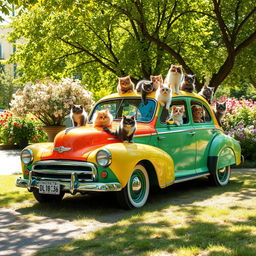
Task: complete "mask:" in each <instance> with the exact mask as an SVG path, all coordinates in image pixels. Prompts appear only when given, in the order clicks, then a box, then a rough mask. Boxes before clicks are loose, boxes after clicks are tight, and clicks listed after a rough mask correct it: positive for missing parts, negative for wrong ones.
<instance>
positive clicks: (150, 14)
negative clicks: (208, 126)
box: [9, 0, 256, 98]
mask: <svg viewBox="0 0 256 256" xmlns="http://www.w3.org/2000/svg"><path fill="white" fill-rule="evenodd" d="M10 2H11V1H10ZM18 2H21V3H23V4H24V5H23V6H24V8H23V9H22V11H21V12H20V13H19V15H17V17H16V18H15V19H14V20H13V22H12V23H11V24H10V27H11V28H12V29H13V32H12V33H11V34H10V36H9V40H10V41H11V42H13V43H14V42H15V41H17V40H18V39H20V38H26V40H25V41H26V44H23V45H17V49H18V51H17V52H16V54H15V55H14V56H12V57H11V59H10V62H17V63H20V66H19V68H20V71H22V76H21V80H22V81H23V82H27V81H34V80H35V79H38V78H40V79H41V78H44V77H46V76H49V77H51V78H54V79H58V78H60V77H66V76H69V75H75V76H76V77H80V78H82V79H83V83H86V84H88V85H89V87H88V89H89V90H92V91H94V92H97V93H99V91H100V94H101V95H102V94H105V93H106V94H107V93H109V92H111V91H113V90H115V88H116V84H117V76H124V75H127V74H130V75H131V76H132V79H133V80H134V81H135V82H136V81H138V80H140V79H142V78H149V76H150V75H151V74H159V73H162V74H163V75H164V76H165V74H166V73H167V70H168V68H169V66H170V64H171V63H177V64H178V63H179V64H182V65H183V67H184V70H185V72H187V73H195V74H196V75H197V89H198V90H199V89H200V88H201V86H202V85H203V83H204V82H205V77H208V78H209V80H210V81H209V83H210V86H213V87H215V88H216V89H217V88H218V87H219V86H220V85H222V86H223V87H224V88H226V87H227V86H231V87H232V88H233V87H242V85H241V84H242V83H245V84H246V86H247V84H249V83H250V84H254V85H255V81H256V77H255V72H254V70H255V58H253V57H252V56H255V54H256V47H255V46H256V43H255V38H256V28H255V26H256V25H255V15H256V14H255V11H256V8H255V2H254V1H253V0H230V1H221V0H210V1H208V0H187V1H181V0H168V1H167V0H162V1H160V0H150V1H149V0H144V1H140V0H126V1H122V0H114V1H110V0H94V1H92V0H80V1H75V0H69V1H63V0H47V1H46V0H41V1H35V0H34V1H18ZM253 67H254V68H253ZM241 79H242V80H243V81H242V80H241ZM103 87H104V90H102V88H103ZM97 97H98V96H96V98H97Z"/></svg>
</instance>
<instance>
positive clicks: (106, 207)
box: [17, 172, 255, 223]
mask: <svg viewBox="0 0 256 256" xmlns="http://www.w3.org/2000/svg"><path fill="white" fill-rule="evenodd" d="M249 177H250V178H251V176H250V175H249V176H248V174H246V173H238V172H236V176H235V177H233V179H232V180H231V182H230V183H229V184H228V185H227V186H225V187H212V186H210V185H209V182H208V179H198V180H193V181H188V182H184V183H180V184H175V185H172V186H170V187H168V188H166V189H163V190H159V189H156V190H154V191H151V194H150V197H149V200H148V202H147V204H146V205H145V206H144V207H143V208H142V209H134V210H131V211H125V210H122V209H120V208H119V206H118V204H117V201H116V197H115V194H114V193H94V194H88V195H84V196H81V195H77V196H67V197H65V198H64V200H63V201H62V202H61V203H60V204H54V205H53V204H39V203H35V204H34V205H32V206H29V207H21V208H19V209H17V211H18V212H20V213H22V214H29V213H33V214H35V215H40V216H46V217H51V218H57V217H58V218H64V219H68V220H71V221H72V220H78V219H94V220H96V221H99V222H104V223H115V222H117V221H120V220H122V219H125V218H128V217H130V216H133V215H137V214H140V213H144V212H153V211H160V210H162V209H164V208H168V207H170V206H181V205H190V204H192V203H194V202H198V201H199V202H200V201H203V200H206V199H209V198H211V197H213V196H216V195H220V194H223V193H226V192H232V193H236V197H238V198H239V199H241V200H243V199H246V198H249V197H251V196H252V195H253V193H252V194H250V192H249V191H248V190H246V188H249V187H250V188H252V187H254V186H255V184H254V183H253V182H248V178H249ZM245 180H246V181H247V183H244V181H245ZM243 189H245V190H244V191H243Z"/></svg>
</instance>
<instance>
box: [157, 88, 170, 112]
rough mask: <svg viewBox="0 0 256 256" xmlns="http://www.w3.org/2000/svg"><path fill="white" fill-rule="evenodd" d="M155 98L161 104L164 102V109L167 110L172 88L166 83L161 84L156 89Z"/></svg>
mask: <svg viewBox="0 0 256 256" xmlns="http://www.w3.org/2000/svg"><path fill="white" fill-rule="evenodd" d="M155 98H156V100H157V101H158V102H159V103H160V105H161V106H164V105H165V104H166V109H167V110H168V111H169V109H170V105H171V102H172V89H171V88H170V87H169V86H168V84H162V85H161V86H160V87H159V88H158V89H157V91H156V95H155Z"/></svg>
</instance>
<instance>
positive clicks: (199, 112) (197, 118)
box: [192, 105, 204, 123]
mask: <svg viewBox="0 0 256 256" xmlns="http://www.w3.org/2000/svg"><path fill="white" fill-rule="evenodd" d="M192 114H193V120H194V123H203V122H204V121H203V119H202V117H203V109H202V107H200V106H195V105H194V106H192Z"/></svg>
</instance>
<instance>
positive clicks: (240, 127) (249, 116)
mask: <svg viewBox="0 0 256 256" xmlns="http://www.w3.org/2000/svg"><path fill="white" fill-rule="evenodd" d="M226 102H227V114H226V116H225V118H224V121H223V129H224V130H225V131H226V133H227V134H228V135H230V136H232V137H234V138H235V139H236V140H239V141H240V145H241V149H242V155H243V156H244V157H245V160H249V161H254V160H255V158H256V151H255V148H256V102H253V101H252V100H245V99H243V100H237V99H235V98H228V99H227V101H226Z"/></svg>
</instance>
